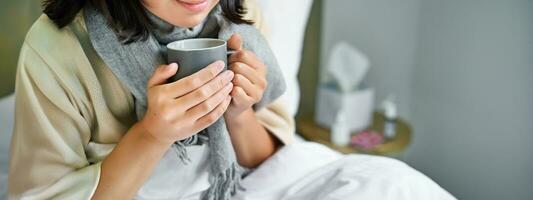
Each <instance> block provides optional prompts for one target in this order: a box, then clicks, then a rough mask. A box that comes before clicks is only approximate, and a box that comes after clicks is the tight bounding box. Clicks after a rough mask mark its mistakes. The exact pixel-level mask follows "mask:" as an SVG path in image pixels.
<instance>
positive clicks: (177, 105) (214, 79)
mask: <svg viewBox="0 0 533 200" xmlns="http://www.w3.org/2000/svg"><path fill="white" fill-rule="evenodd" d="M177 70H178V66H177V64H175V63H173V64H170V65H163V66H160V67H159V68H157V69H156V71H155V73H154V75H152V77H151V78H150V80H149V81H148V86H147V87H148V88H147V93H148V110H147V111H146V114H145V116H144V118H143V119H142V120H141V121H140V122H139V123H140V125H141V126H142V127H143V128H144V129H145V132H146V133H148V135H149V136H151V137H153V138H154V139H156V140H157V141H159V142H162V143H164V144H172V143H173V142H175V141H178V140H182V139H185V138H188V137H190V136H192V135H194V134H196V133H198V132H199V131H201V130H203V129H204V128H206V127H208V126H209V125H211V124H213V123H214V122H215V121H216V120H217V119H218V118H220V117H221V116H222V115H223V114H224V112H225V111H226V109H227V107H228V105H229V103H230V102H231V97H230V96H229V93H230V92H231V90H232V88H233V84H232V83H231V80H232V79H233V77H234V75H233V72H232V71H230V70H227V71H225V72H222V70H224V62H222V61H217V62H214V63H212V64H210V65H209V66H207V67H206V68H204V69H202V70H201V71H199V72H197V73H195V74H193V75H191V76H188V77H185V78H183V79H180V80H178V81H176V82H173V83H166V81H167V79H168V78H170V77H172V76H173V75H174V74H176V72H177ZM220 72H222V73H220ZM219 73H220V74H219Z"/></svg>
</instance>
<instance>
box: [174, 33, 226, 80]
mask: <svg viewBox="0 0 533 200" xmlns="http://www.w3.org/2000/svg"><path fill="white" fill-rule="evenodd" d="M232 53H234V51H228V50H227V44H226V41H224V40H221V39H214V38H193V39H186V40H179V41H175V42H171V43H169V44H167V61H168V63H177V64H178V66H179V68H178V72H177V73H176V75H174V76H173V77H171V78H170V79H169V81H170V82H174V81H177V80H179V79H181V78H184V77H187V76H190V75H192V74H194V73H196V72H198V71H200V70H201V69H203V68H205V67H206V66H207V65H209V64H211V63H214V62H215V61H218V60H222V61H224V64H225V65H226V69H227V63H228V56H229V55H231V54H232Z"/></svg>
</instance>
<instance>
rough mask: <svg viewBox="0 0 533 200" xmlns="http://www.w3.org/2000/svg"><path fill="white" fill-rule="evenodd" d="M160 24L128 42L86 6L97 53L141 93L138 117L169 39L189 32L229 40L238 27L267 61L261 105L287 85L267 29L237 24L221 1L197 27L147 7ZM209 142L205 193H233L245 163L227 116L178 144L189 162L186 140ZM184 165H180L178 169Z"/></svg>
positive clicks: (212, 198)
mask: <svg viewBox="0 0 533 200" xmlns="http://www.w3.org/2000/svg"><path fill="white" fill-rule="evenodd" d="M146 13H147V15H148V16H149V19H150V20H151V22H152V24H153V25H154V29H153V30H152V31H150V35H149V37H148V39H147V40H145V41H143V40H140V41H136V42H133V43H130V44H127V45H125V44H122V43H121V42H120V41H119V40H118V38H117V36H116V33H115V32H114V30H113V29H112V28H111V27H110V26H109V23H108V21H107V19H106V18H105V17H104V16H103V15H102V14H101V13H100V12H99V10H98V9H95V8H94V7H93V6H91V5H90V4H89V5H87V6H86V7H85V9H84V17H85V22H86V27H87V31H88V35H89V38H90V41H91V43H92V46H93V48H94V49H95V50H96V52H97V54H98V55H99V56H100V57H101V59H102V60H103V61H104V63H105V64H106V65H107V66H108V67H109V68H110V69H111V71H112V72H113V73H114V74H115V76H116V77H117V78H118V79H119V80H120V81H121V82H122V83H123V84H124V85H125V86H126V87H127V88H128V89H129V90H130V92H131V93H132V94H133V97H134V99H135V111H136V114H137V118H138V119H141V118H142V117H143V116H144V114H145V112H146V109H147V97H146V84H147V81H148V79H149V77H150V76H151V75H152V74H153V72H154V70H155V67H156V66H159V65H161V64H166V59H165V58H166V55H165V51H166V49H165V48H166V47H165V45H166V44H168V43H170V42H173V41H176V40H182V39H187V38H196V37H213V38H220V39H223V40H228V39H229V38H230V36H231V35H233V34H234V33H239V34H240V35H241V37H242V39H243V47H244V49H247V50H250V51H252V52H254V53H255V54H256V55H257V56H258V58H260V59H261V60H262V61H263V62H264V63H265V64H266V66H267V68H268V71H267V81H268V86H267V89H266V91H265V93H264V95H263V99H262V100H261V101H260V102H259V103H257V104H255V105H254V109H255V110H259V109H261V108H262V107H264V106H265V105H267V104H269V103H270V102H272V101H273V100H275V99H277V98H278V97H279V96H280V95H281V94H282V93H283V92H284V91H285V82H284V80H283V76H282V74H281V71H280V68H279V66H278V63H277V61H276V59H275V57H274V55H273V53H272V52H271V50H270V47H269V46H268V44H267V42H266V41H265V39H264V38H263V37H262V35H261V33H260V32H259V31H258V30H257V29H255V28H254V27H253V26H250V25H237V24H234V23H231V22H230V21H228V20H227V19H226V18H224V17H223V15H222V11H221V9H220V6H217V7H216V8H215V9H213V11H212V12H211V13H210V14H209V15H208V17H207V18H206V19H205V20H204V22H203V23H201V24H199V25H198V26H196V27H193V28H180V27H175V26H173V25H171V24H169V23H167V22H165V21H163V20H162V19H160V18H158V17H156V16H155V15H153V14H151V13H150V12H149V11H146ZM204 143H207V145H209V158H210V166H211V168H210V178H209V181H210V183H211V186H210V187H209V189H207V190H206V191H204V192H203V194H202V199H209V200H225V199H229V198H230V197H231V196H232V195H234V194H235V193H236V192H237V189H242V187H240V185H239V184H240V180H241V178H242V175H243V172H244V168H242V167H241V166H240V165H239V164H238V163H237V159H236V155H235V151H234V149H233V146H232V143H231V140H230V137H229V134H228V130H227V129H226V124H225V121H224V119H223V118H220V119H219V120H218V121H216V122H215V123H214V124H213V125H211V126H209V127H208V128H206V129H205V130H204V131H202V132H200V133H198V134H196V135H194V136H192V137H190V138H187V139H184V140H181V141H176V142H175V144H174V145H173V149H175V150H176V152H177V154H178V156H179V158H180V159H181V160H182V161H183V162H184V163H187V161H189V159H190V158H189V157H188V156H187V152H186V148H185V147H186V146H190V145H202V144H204ZM176 170H179V169H176Z"/></svg>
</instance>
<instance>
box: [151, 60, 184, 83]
mask: <svg viewBox="0 0 533 200" xmlns="http://www.w3.org/2000/svg"><path fill="white" fill-rule="evenodd" d="M177 71H178V64H176V63H171V64H170V65H161V66H160V67H158V68H157V69H156V70H155V72H154V74H153V75H152V77H150V79H149V80H148V88H151V87H154V86H156V85H161V84H164V83H166V82H167V79H169V78H170V77H172V76H174V75H175V74H176V72H177Z"/></svg>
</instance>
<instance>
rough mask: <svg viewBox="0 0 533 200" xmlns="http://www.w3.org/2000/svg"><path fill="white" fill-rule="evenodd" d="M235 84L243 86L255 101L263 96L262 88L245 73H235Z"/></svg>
mask: <svg viewBox="0 0 533 200" xmlns="http://www.w3.org/2000/svg"><path fill="white" fill-rule="evenodd" d="M233 84H234V85H235V86H238V87H241V88H242V89H243V90H244V92H245V93H246V95H247V96H249V97H252V99H253V100H254V102H255V101H259V100H260V99H261V98H262V97H261V90H260V89H259V88H257V86H256V85H254V84H253V83H252V82H250V80H248V79H247V78H246V77H244V76H243V75H240V74H237V75H235V78H233Z"/></svg>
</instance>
